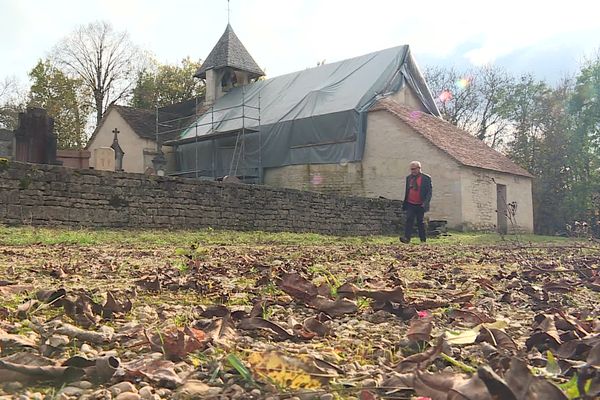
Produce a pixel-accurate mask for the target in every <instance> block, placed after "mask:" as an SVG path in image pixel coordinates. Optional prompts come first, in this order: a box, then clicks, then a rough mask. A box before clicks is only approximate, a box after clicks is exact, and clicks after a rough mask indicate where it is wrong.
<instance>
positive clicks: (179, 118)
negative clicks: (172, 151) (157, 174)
mask: <svg viewBox="0 0 600 400" xmlns="http://www.w3.org/2000/svg"><path fill="white" fill-rule="evenodd" d="M203 101H204V96H200V97H198V99H196V98H192V99H189V100H185V101H182V102H179V103H175V104H171V105H168V106H165V107H161V108H159V109H158V121H159V134H160V135H161V138H162V139H163V140H170V139H174V138H176V137H177V136H179V134H180V133H181V130H182V129H184V128H186V127H187V126H188V124H189V123H190V122H191V121H192V120H193V119H194V118H195V117H196V104H202V102H203ZM112 110H114V111H116V112H118V113H119V115H120V116H121V117H122V118H123V119H124V120H125V122H127V125H129V126H130V127H131V129H132V130H133V131H134V132H135V133H136V134H137V135H138V136H139V137H140V138H142V139H151V140H156V110H146V109H143V108H135V107H128V106H120V105H117V104H113V105H111V106H109V107H108V109H107V110H106V111H105V112H104V116H103V117H102V119H101V120H100V123H99V124H98V126H97V127H96V129H95V130H94V133H93V134H92V136H91V137H90V140H88V146H89V145H90V144H91V143H92V141H93V140H94V139H95V137H96V135H97V134H98V132H99V131H100V129H101V128H102V126H103V125H104V123H105V121H106V118H107V117H108V114H109V113H110V112H111V111H112Z"/></svg>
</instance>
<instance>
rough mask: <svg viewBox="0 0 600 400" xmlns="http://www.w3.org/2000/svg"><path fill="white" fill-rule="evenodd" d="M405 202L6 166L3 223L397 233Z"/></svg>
mask: <svg viewBox="0 0 600 400" xmlns="http://www.w3.org/2000/svg"><path fill="white" fill-rule="evenodd" d="M400 206H401V202H400V201H397V200H384V199H367V198H361V197H341V196H335V195H326V194H320V193H315V192H306V191H298V190H292V189H276V188H269V187H265V186H255V185H243V184H234V183H219V182H207V181H196V180H192V179H184V178H173V177H158V176H145V175H141V174H130V173H124V172H121V173H113V172H108V171H96V170H77V169H71V168H65V167H58V166H49V165H37V164H35V165H34V164H23V163H16V162H10V163H8V165H6V164H5V165H0V224H7V225H21V224H28V225H55V226H58V225H66V226H84V227H124V228H206V227H212V228H215V229H231V230H263V231H292V232H318V233H324V234H335V235H370V234H395V233H397V232H398V231H400V229H401V225H402V224H401V220H402V215H401V213H402V211H401V207H400Z"/></svg>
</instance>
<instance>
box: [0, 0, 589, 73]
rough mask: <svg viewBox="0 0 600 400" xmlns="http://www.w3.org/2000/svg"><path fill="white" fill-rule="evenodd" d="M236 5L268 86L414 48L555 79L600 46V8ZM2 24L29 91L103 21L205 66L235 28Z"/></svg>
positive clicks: (41, 14)
mask: <svg viewBox="0 0 600 400" xmlns="http://www.w3.org/2000/svg"><path fill="white" fill-rule="evenodd" d="M494 4H495V5H494ZM230 8H231V14H230V22H231V25H232V27H233V29H234V31H235V32H236V34H237V36H238V37H239V38H240V40H241V41H242V43H243V44H244V45H245V46H246V48H247V49H248V51H249V52H250V54H251V55H252V56H253V57H254V59H255V60H256V62H257V63H258V65H259V66H261V67H262V68H263V70H265V72H266V73H267V76H268V77H273V76H277V75H281V74H285V73H288V72H293V71H297V70H301V69H305V68H307V67H313V66H315V65H316V64H317V62H318V61H322V60H326V62H327V63H330V62H335V61H339V60H343V59H345V58H350V57H354V56H359V55H362V54H365V53H368V52H371V51H376V50H381V49H384V48H388V47H393V46H398V45H402V44H409V45H410V46H411V48H412V51H413V54H414V55H415V58H416V60H417V63H418V64H419V65H420V66H421V68H424V67H426V66H427V65H433V64H435V65H456V66H458V67H461V68H463V67H466V66H469V65H482V64H485V63H496V64H499V65H502V66H505V67H507V68H509V69H510V70H511V71H512V72H516V73H521V72H532V73H534V74H535V75H536V76H538V77H539V78H540V79H547V80H549V81H555V80H557V79H558V78H560V77H561V76H563V75H566V74H569V73H573V72H575V71H576V70H577V67H578V65H579V64H580V62H581V61H582V60H583V59H584V58H585V57H588V58H589V57H592V56H594V55H595V54H597V52H598V49H600V17H599V16H600V2H598V1H595V0H570V1H554V0H549V1H533V0H502V1H496V2H489V1H482V0H473V1H471V0H453V1H437V0H429V1H420V2H419V1H414V0H413V1H403V0H369V1H364V0H360V1H358V0H357V1H354V0H321V1H318V0H231V3H230ZM0 16H1V19H0V35H1V36H0V37H1V40H0V60H1V61H0V80H2V79H4V78H5V77H8V76H16V77H17V78H18V79H19V80H20V81H21V82H22V83H23V84H25V83H26V82H27V71H29V70H30V69H31V68H32V67H33V66H34V65H35V63H36V62H37V60H38V59H39V58H42V57H44V56H46V55H47V53H48V52H49V51H50V50H51V49H52V47H53V46H54V45H55V44H56V43H57V42H58V41H59V40H60V39H61V38H63V37H64V36H65V35H67V34H68V33H69V32H71V31H72V30H73V29H74V28H75V27H76V26H78V25H82V24H87V23H89V22H93V21H96V20H105V21H108V22H110V23H111V24H112V25H113V26H114V27H115V29H117V30H127V31H128V32H129V33H130V36H131V39H132V40H133V42H134V43H136V44H138V45H139V46H141V47H142V48H144V49H146V50H149V51H150V52H152V53H153V54H154V55H155V56H156V58H157V59H158V60H159V61H160V62H163V63H167V62H168V63H174V62H177V61H178V60H180V59H182V58H184V57H186V56H190V57H192V58H193V59H204V58H206V56H207V55H208V53H209V52H210V50H211V49H212V47H213V46H214V44H215V43H216V42H217V40H218V39H219V37H220V36H221V35H222V33H223V31H224V30H225V27H226V25H227V1H226V0H102V1H100V0H77V1H71V0H51V1H46V0H0Z"/></svg>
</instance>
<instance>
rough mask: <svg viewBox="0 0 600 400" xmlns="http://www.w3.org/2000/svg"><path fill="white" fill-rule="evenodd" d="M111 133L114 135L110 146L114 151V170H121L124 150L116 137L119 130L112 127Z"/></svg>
mask: <svg viewBox="0 0 600 400" xmlns="http://www.w3.org/2000/svg"><path fill="white" fill-rule="evenodd" d="M112 133H114V134H115V137H114V139H113V143H112V145H111V146H110V147H111V148H112V149H113V150H114V151H115V170H116V171H123V156H124V155H125V152H124V151H123V149H122V148H121V145H119V137H118V134H119V133H121V132H119V130H118V129H117V128H115V129H113V131H112Z"/></svg>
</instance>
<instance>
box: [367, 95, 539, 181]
mask: <svg viewBox="0 0 600 400" xmlns="http://www.w3.org/2000/svg"><path fill="white" fill-rule="evenodd" d="M379 110H383V111H387V112H389V113H391V114H392V115H394V116H395V117H397V118H398V119H400V120H401V121H402V122H404V123H405V124H406V125H408V126H409V127H411V128H412V129H414V130H415V131H416V132H417V133H419V134H421V135H422V136H423V137H424V138H425V139H427V140H428V141H429V142H431V143H432V144H433V145H434V146H436V147H437V148H439V149H440V150H442V151H443V152H445V153H446V154H448V155H449V156H450V157H452V158H453V159H454V160H456V161H458V162H459V163H460V164H463V165H466V166H469V167H476V168H483V169H488V170H492V171H499V172H505V173H508V174H514V175H521V176H526V177H530V178H531V177H533V176H532V175H531V174H530V173H529V172H527V171H526V170H525V169H523V168H521V167H520V166H518V165H517V164H515V163H514V162H513V161H511V160H509V159H508V158H507V157H506V156H505V155H503V154H502V153H500V152H498V151H496V150H494V149H492V148H491V147H489V146H488V145H487V144H485V143H484V142H483V141H481V140H479V139H477V138H476V137H474V136H473V135H471V134H469V133H468V132H466V131H464V130H462V129H460V128H458V127H456V126H454V125H452V124H451V123H449V122H447V121H444V120H442V119H440V118H437V117H434V116H432V115H430V114H427V113H424V112H421V111H415V110H414V109H412V108H410V107H408V106H405V105H402V104H399V103H397V102H395V101H394V100H391V99H389V98H384V99H381V100H379V101H378V102H377V103H375V104H374V105H373V107H371V109H370V111H379Z"/></svg>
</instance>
